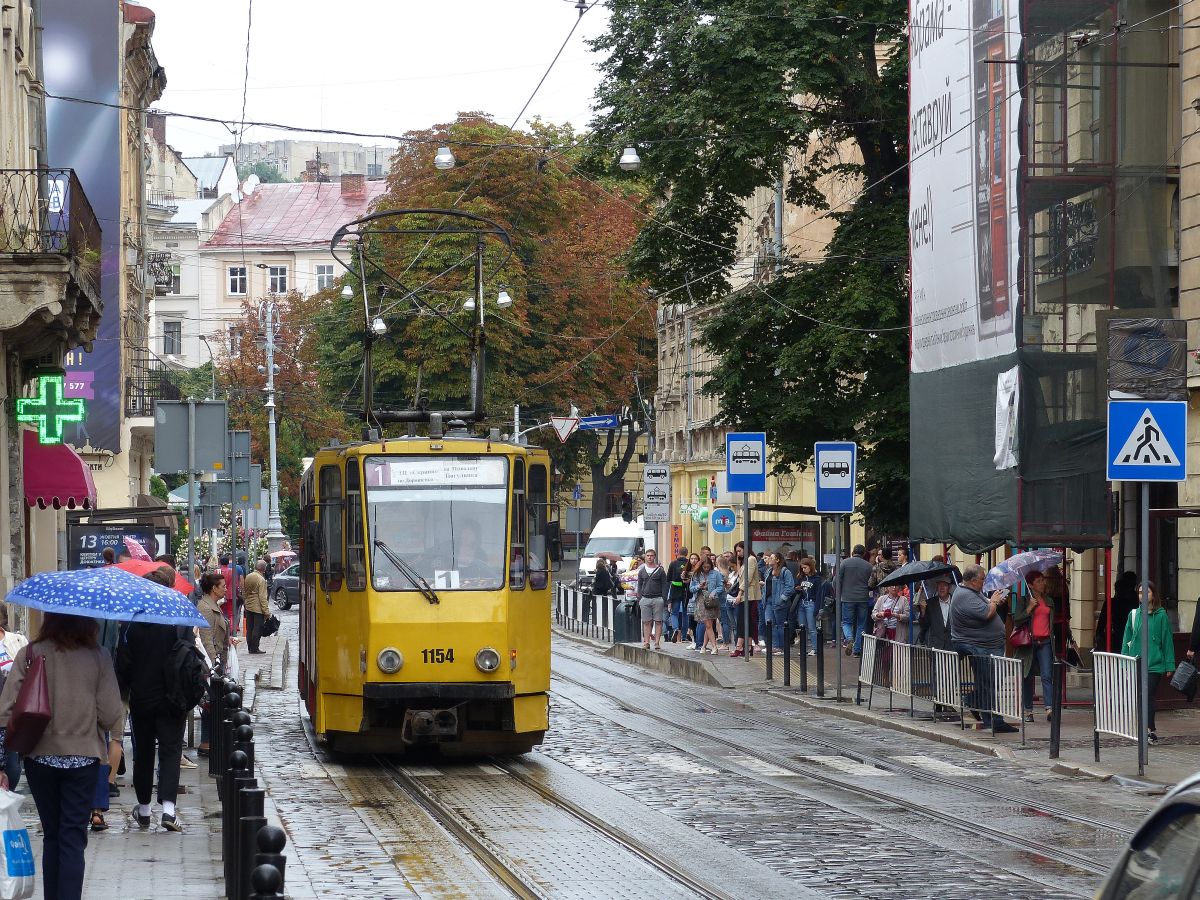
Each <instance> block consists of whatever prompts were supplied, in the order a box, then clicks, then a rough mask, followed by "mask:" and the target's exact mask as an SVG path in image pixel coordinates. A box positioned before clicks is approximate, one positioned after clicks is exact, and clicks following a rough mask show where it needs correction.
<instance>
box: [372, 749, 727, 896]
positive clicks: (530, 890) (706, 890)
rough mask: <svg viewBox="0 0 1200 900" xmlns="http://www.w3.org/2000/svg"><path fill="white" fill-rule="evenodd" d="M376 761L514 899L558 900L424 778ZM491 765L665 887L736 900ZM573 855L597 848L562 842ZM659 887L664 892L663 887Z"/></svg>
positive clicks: (516, 773) (551, 793) (518, 775)
mask: <svg viewBox="0 0 1200 900" xmlns="http://www.w3.org/2000/svg"><path fill="white" fill-rule="evenodd" d="M375 761H376V763H377V764H378V765H379V767H380V768H381V769H383V770H384V771H386V772H387V773H388V775H389V776H390V777H391V778H392V779H393V780H394V781H395V782H396V783H397V784H399V785H400V786H401V787H402V788H403V789H404V790H405V791H406V792H407V793H408V794H409V795H410V796H411V797H412V798H413V799H414V801H415V802H416V803H417V804H419V805H420V806H421V808H422V809H424V810H425V812H426V813H427V814H428V815H429V816H430V817H432V818H433V819H434V820H435V821H437V822H438V823H439V824H441V825H442V827H443V828H445V829H446V830H447V831H448V832H450V833H451V834H452V835H453V836H454V837H455V838H456V839H458V840H459V841H460V842H461V843H462V844H463V845H464V846H465V847H466V848H467V849H468V850H469V851H470V852H471V854H472V855H473V856H474V857H475V858H476V859H477V860H478V861H479V862H480V863H481V864H482V865H483V866H484V867H485V868H487V870H488V871H489V872H491V874H492V875H493V876H494V877H495V878H496V879H497V880H498V881H499V882H500V883H501V884H502V885H504V887H505V888H507V889H508V890H509V891H510V892H511V893H512V894H513V896H515V897H518V898H521V900H544V898H549V897H557V896H562V894H561V893H560V892H559V891H558V890H557V889H556V888H555V886H554V885H553V884H549V883H547V882H546V879H545V877H544V876H537V875H535V874H533V873H531V872H528V871H525V870H523V868H522V866H521V864H520V862H519V859H520V858H521V857H522V856H523V854H522V853H520V852H513V851H512V848H511V847H508V846H507V845H501V844H499V843H497V842H496V841H495V840H493V839H491V838H489V837H488V836H487V835H486V834H484V833H482V832H481V830H480V829H479V828H478V826H477V825H476V824H475V823H473V822H471V821H470V819H469V818H468V817H467V816H466V815H464V813H463V811H462V810H461V809H458V808H456V806H455V804H453V803H451V802H448V801H447V800H445V799H443V797H442V796H441V795H440V794H439V792H438V790H436V789H435V788H434V787H431V786H430V785H429V784H428V783H427V781H428V779H427V777H425V776H422V775H416V774H413V772H412V771H410V770H409V769H407V768H406V767H405V766H404V765H403V764H400V763H397V762H396V761H394V760H392V759H389V758H387V757H382V756H377V757H375ZM490 764H491V765H493V766H494V767H495V768H496V770H497V771H499V772H502V773H503V774H504V775H505V776H506V778H507V780H508V781H509V782H510V783H512V784H515V785H519V786H520V787H521V788H522V789H523V790H524V791H525V792H526V793H527V794H528V796H529V797H530V798H531V799H532V802H535V803H542V804H545V805H548V806H549V807H551V808H553V809H554V810H557V811H559V812H561V813H562V814H564V815H566V816H569V817H570V818H571V819H573V820H574V821H575V822H577V823H579V824H581V825H582V826H583V827H584V828H586V829H587V831H588V832H589V833H590V834H591V835H593V836H596V837H598V838H599V839H601V840H605V841H608V842H611V843H612V844H614V845H616V847H617V848H619V849H620V851H622V852H624V853H627V854H629V855H630V856H632V857H635V858H636V859H637V860H639V861H640V862H642V863H644V864H645V865H646V866H647V867H648V868H650V869H653V870H655V871H656V872H657V873H659V874H660V875H662V876H663V877H665V878H666V879H667V880H668V882H669V883H671V884H674V885H676V886H677V887H678V888H682V889H683V890H685V891H686V892H688V894H689V895H692V896H697V897H702V898H706V900H735V896H734V895H733V894H730V893H727V892H726V891H723V890H721V889H720V888H718V887H716V886H714V885H712V884H710V883H708V882H706V881H704V880H702V879H699V878H696V877H695V876H693V875H692V874H691V873H689V872H688V871H687V870H686V869H684V868H683V867H682V866H678V865H675V864H674V863H672V862H670V861H669V860H667V859H664V858H663V856H662V854H661V853H657V852H655V851H654V850H653V849H652V848H650V847H648V846H647V845H645V844H643V843H642V842H641V841H640V840H638V839H636V838H634V837H633V836H631V835H630V834H628V833H626V832H625V831H623V830H622V829H620V828H617V827H615V826H613V825H612V824H610V823H608V822H605V821H603V820H602V819H600V818H599V817H598V816H596V815H594V814H593V813H591V812H589V811H588V810H587V809H585V808H584V807H583V806H581V805H580V804H578V803H576V802H574V801H573V800H570V799H568V798H566V797H564V796H562V795H561V794H559V793H558V792H557V791H555V790H553V789H552V788H550V787H547V786H546V785H543V784H540V783H538V781H537V780H536V779H534V778H532V777H530V776H529V775H528V774H526V773H525V772H523V771H521V770H520V768H519V767H518V766H516V765H514V764H513V763H511V762H509V761H507V760H504V759H499V758H497V759H492V760H491V761H490ZM524 809H525V810H526V813H527V812H528V806H525V807H524ZM572 850H573V851H574V852H575V853H576V854H581V855H587V856H594V855H595V853H596V844H595V843H590V842H585V841H579V840H575V841H571V842H566V841H564V846H563V850H562V852H564V853H570V852H571V851H572ZM524 855H527V854H524ZM562 868H563V869H564V870H565V869H568V868H569V866H567V865H564V866H563V867H562ZM662 887H663V888H665V887H666V885H663V886H662ZM655 893H656V895H658V896H670V894H669V892H666V891H664V890H662V888H660V889H659V890H658V891H656V892H655Z"/></svg>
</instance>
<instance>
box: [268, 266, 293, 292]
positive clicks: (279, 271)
mask: <svg viewBox="0 0 1200 900" xmlns="http://www.w3.org/2000/svg"><path fill="white" fill-rule="evenodd" d="M267 274H268V275H270V276H271V291H270V292H271V293H272V294H286V293H287V289H288V288H287V266H270V267H268V268H267Z"/></svg>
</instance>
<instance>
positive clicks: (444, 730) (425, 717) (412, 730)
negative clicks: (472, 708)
mask: <svg viewBox="0 0 1200 900" xmlns="http://www.w3.org/2000/svg"><path fill="white" fill-rule="evenodd" d="M401 734H402V735H403V740H404V742H405V743H406V744H415V743H420V742H423V741H429V740H433V739H435V738H442V737H457V736H458V711H457V710H454V709H409V710H405V712H404V725H403V728H402V729H401Z"/></svg>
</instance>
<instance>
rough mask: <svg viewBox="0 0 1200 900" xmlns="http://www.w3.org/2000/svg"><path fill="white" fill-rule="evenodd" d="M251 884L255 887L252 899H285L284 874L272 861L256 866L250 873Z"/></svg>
mask: <svg viewBox="0 0 1200 900" xmlns="http://www.w3.org/2000/svg"><path fill="white" fill-rule="evenodd" d="M250 886H251V887H252V888H253V889H254V893H253V894H251V895H250V900H284V898H283V875H282V873H281V872H280V871H279V870H278V869H277V868H275V867H274V866H273V865H271V864H270V863H267V864H264V865H261V866H257V867H255V869H254V871H253V872H251V873H250Z"/></svg>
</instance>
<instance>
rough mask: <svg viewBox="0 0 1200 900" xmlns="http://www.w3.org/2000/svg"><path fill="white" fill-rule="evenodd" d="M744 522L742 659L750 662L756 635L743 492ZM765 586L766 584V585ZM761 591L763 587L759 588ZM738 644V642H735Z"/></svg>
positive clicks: (747, 505)
mask: <svg viewBox="0 0 1200 900" xmlns="http://www.w3.org/2000/svg"><path fill="white" fill-rule="evenodd" d="M742 522H743V524H744V530H745V535H746V537H745V538H744V540H745V542H746V552H745V553H744V554H742V560H743V562H742V565H743V566H744V567H745V571H744V572H742V634H743V635H745V637H744V638H743V639H742V659H744V660H745V661H746V662H749V661H750V659H751V657H750V653H751V649H750V648H751V647H752V646H754V645H753V644H752V643H751V641H753V640H754V636H753V635H751V634H750V597H749V594H748V592H747V590H746V585H747V584H749V583H750V550H751V544H750V495H749V494H748V493H747V494H742ZM764 587H765V585H764ZM759 590H760V591H761V590H762V588H760V589H759ZM734 646H736V642H735V644H734Z"/></svg>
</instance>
